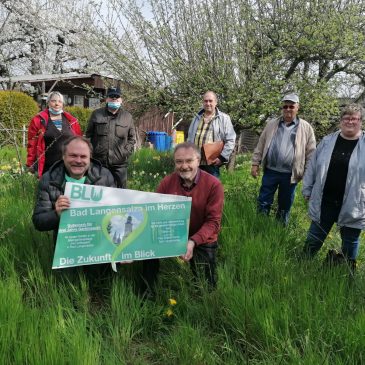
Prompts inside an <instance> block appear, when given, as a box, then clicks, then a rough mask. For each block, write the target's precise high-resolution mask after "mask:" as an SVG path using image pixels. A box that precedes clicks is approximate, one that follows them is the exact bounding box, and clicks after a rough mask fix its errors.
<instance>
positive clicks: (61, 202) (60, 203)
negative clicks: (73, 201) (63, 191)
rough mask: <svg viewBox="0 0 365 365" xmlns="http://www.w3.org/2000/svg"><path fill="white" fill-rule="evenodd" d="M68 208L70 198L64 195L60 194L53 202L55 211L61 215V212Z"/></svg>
mask: <svg viewBox="0 0 365 365" xmlns="http://www.w3.org/2000/svg"><path fill="white" fill-rule="evenodd" d="M68 208H70V199H69V198H68V197H67V196H65V195H60V196H59V197H58V199H57V200H56V203H55V209H56V213H57V214H58V215H61V212H62V211H63V210H65V209H68Z"/></svg>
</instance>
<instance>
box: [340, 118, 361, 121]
mask: <svg viewBox="0 0 365 365" xmlns="http://www.w3.org/2000/svg"><path fill="white" fill-rule="evenodd" d="M359 120H360V118H355V117H352V118H351V117H344V118H342V121H343V122H358V121H359Z"/></svg>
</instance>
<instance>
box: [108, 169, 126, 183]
mask: <svg viewBox="0 0 365 365" xmlns="http://www.w3.org/2000/svg"><path fill="white" fill-rule="evenodd" d="M107 168H108V170H109V171H110V172H111V173H112V175H113V177H114V180H115V183H116V185H117V188H122V189H125V188H126V187H127V170H128V167H127V166H126V165H124V166H108V167H107Z"/></svg>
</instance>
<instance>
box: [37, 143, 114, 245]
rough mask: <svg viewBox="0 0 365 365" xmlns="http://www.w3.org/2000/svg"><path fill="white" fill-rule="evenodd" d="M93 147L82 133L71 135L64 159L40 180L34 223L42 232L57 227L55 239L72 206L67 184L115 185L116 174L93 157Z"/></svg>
mask: <svg viewBox="0 0 365 365" xmlns="http://www.w3.org/2000/svg"><path fill="white" fill-rule="evenodd" d="M91 154H92V146H91V144H90V142H89V140H88V139H86V138H84V137H80V136H74V137H71V138H69V139H68V140H67V141H66V142H65V144H64V145H63V157H62V160H60V161H58V162H56V163H55V164H54V165H53V166H52V167H51V168H50V169H49V170H48V171H47V172H46V173H45V174H44V175H43V176H42V179H41V180H40V182H39V188H38V196H37V202H36V205H35V208H34V212H33V217H32V219H33V224H34V226H35V228H36V229H37V230H39V231H50V230H54V238H55V240H56V236H57V230H58V226H59V222H60V215H61V212H62V211H63V210H65V209H68V208H69V207H70V200H69V198H68V197H66V196H64V195H63V193H64V188H65V183H66V182H67V181H69V182H76V183H80V184H89V185H101V186H109V187H115V183H114V178H113V175H112V174H111V173H110V172H109V170H107V169H106V168H104V167H102V166H101V164H100V163H99V162H98V161H96V160H91Z"/></svg>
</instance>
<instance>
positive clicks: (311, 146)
mask: <svg viewBox="0 0 365 365" xmlns="http://www.w3.org/2000/svg"><path fill="white" fill-rule="evenodd" d="M315 149H316V137H315V135H314V130H313V128H312V126H309V136H308V139H307V144H306V146H305V168H306V166H307V164H308V162H309V160H310V159H311V157H312V155H313V152H314V151H315Z"/></svg>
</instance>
